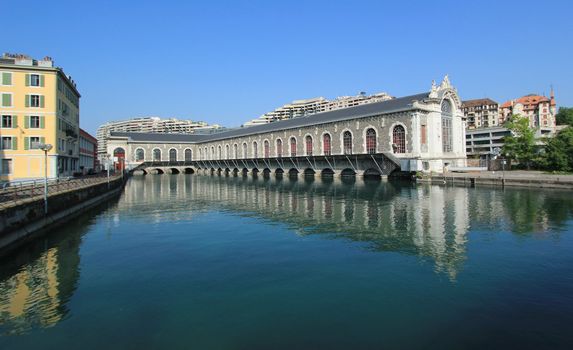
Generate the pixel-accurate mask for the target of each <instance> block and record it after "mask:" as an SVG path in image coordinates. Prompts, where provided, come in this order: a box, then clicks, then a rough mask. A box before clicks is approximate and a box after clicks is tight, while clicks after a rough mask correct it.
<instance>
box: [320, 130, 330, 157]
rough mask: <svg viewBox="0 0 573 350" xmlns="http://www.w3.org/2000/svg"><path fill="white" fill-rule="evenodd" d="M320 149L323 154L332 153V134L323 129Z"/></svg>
mask: <svg viewBox="0 0 573 350" xmlns="http://www.w3.org/2000/svg"><path fill="white" fill-rule="evenodd" d="M320 145H321V151H322V154H323V155H325V156H330V155H332V135H331V134H330V132H328V131H325V132H323V133H322V135H321V143H320Z"/></svg>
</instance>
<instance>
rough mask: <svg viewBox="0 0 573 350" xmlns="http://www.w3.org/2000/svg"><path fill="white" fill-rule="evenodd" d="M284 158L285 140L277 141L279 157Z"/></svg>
mask: <svg viewBox="0 0 573 350" xmlns="http://www.w3.org/2000/svg"><path fill="white" fill-rule="evenodd" d="M282 156H283V140H281V139H277V157H278V158H281V157H282Z"/></svg>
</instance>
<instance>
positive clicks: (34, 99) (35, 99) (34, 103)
mask: <svg viewBox="0 0 573 350" xmlns="http://www.w3.org/2000/svg"><path fill="white" fill-rule="evenodd" d="M30 107H40V95H30Z"/></svg>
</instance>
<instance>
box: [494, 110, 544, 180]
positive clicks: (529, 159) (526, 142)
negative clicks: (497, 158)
mask: <svg viewBox="0 0 573 350" xmlns="http://www.w3.org/2000/svg"><path fill="white" fill-rule="evenodd" d="M506 127H507V128H508V129H509V130H511V132H512V135H511V136H506V137H505V138H504V145H503V150H502V153H503V155H504V156H505V157H507V158H509V159H515V160H517V161H518V162H520V163H521V164H523V165H525V167H526V168H527V169H530V167H531V165H532V163H533V161H534V159H535V158H536V157H537V147H536V146H535V131H534V130H533V129H532V128H530V127H529V119H528V118H524V117H522V116H520V115H518V114H517V115H513V116H512V117H511V120H510V121H509V122H508V123H506Z"/></svg>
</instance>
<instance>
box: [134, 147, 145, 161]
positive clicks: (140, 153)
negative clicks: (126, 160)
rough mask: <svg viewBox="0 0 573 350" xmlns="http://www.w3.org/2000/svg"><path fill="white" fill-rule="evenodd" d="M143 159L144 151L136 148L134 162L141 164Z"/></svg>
mask: <svg viewBox="0 0 573 350" xmlns="http://www.w3.org/2000/svg"><path fill="white" fill-rule="evenodd" d="M144 158H145V151H144V150H143V149H141V148H138V149H137V150H136V151H135V161H137V162H143V159H144Z"/></svg>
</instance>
